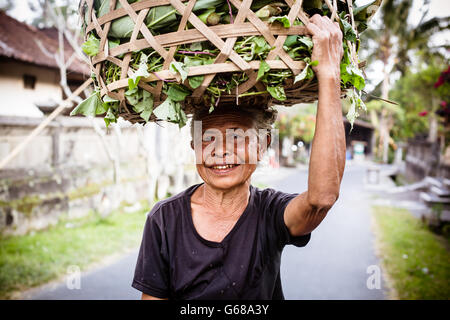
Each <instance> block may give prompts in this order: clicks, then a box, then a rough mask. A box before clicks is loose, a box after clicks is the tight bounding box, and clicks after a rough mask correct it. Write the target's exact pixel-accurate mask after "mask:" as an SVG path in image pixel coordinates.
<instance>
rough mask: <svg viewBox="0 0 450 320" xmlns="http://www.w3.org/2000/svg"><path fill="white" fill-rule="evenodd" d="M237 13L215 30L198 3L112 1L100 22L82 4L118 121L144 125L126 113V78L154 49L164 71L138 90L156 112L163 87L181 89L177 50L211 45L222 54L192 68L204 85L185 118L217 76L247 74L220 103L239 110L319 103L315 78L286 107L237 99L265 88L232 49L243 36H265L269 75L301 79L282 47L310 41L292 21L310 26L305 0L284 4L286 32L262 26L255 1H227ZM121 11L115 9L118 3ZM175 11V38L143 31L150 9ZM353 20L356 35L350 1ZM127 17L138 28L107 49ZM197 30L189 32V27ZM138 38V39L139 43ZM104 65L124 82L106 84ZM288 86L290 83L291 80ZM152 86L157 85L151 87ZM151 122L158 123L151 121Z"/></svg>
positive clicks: (101, 80) (290, 95)
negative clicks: (291, 39) (114, 26)
mask: <svg viewBox="0 0 450 320" xmlns="http://www.w3.org/2000/svg"><path fill="white" fill-rule="evenodd" d="M228 1H229V2H230V3H231V4H232V5H233V6H234V7H235V8H238V12H237V15H235V16H234V19H233V22H232V23H230V24H219V25H215V26H207V25H206V24H205V23H203V22H202V21H201V20H200V19H199V18H198V17H197V16H196V15H195V14H194V13H193V12H192V9H193V7H194V5H195V3H196V0H189V1H186V0H144V1H140V2H135V3H132V4H130V3H128V1H127V0H110V8H109V12H108V13H107V14H105V15H103V16H101V17H100V18H97V17H96V15H95V12H94V10H93V3H94V0H82V2H81V5H85V6H87V21H86V23H87V25H86V30H85V34H86V36H87V35H88V34H89V33H90V32H92V31H95V32H96V33H97V35H98V37H99V38H100V52H99V53H98V54H97V55H96V56H94V57H91V64H92V65H91V68H92V71H93V72H94V73H95V75H96V79H97V82H98V85H99V87H100V90H101V95H102V96H104V95H108V96H110V97H111V98H114V99H117V100H119V101H120V112H119V114H120V116H122V117H123V118H124V119H126V120H129V121H131V122H142V121H143V119H141V118H140V117H139V114H136V113H134V112H133V110H132V109H131V108H129V106H128V107H127V103H126V99H125V95H124V92H125V90H126V88H127V87H128V77H131V75H132V72H133V70H132V68H130V61H131V59H132V53H133V52H135V51H140V50H144V49H147V48H152V49H153V50H155V51H156V52H157V53H158V54H159V55H160V56H161V57H162V58H163V59H164V64H163V70H161V71H157V72H153V73H151V75H150V77H147V78H144V79H141V81H140V82H139V84H138V86H139V87H140V88H142V89H144V90H146V91H148V92H150V93H151V94H152V95H153V98H154V105H155V107H156V108H157V106H158V105H159V104H161V103H162V102H163V101H164V99H165V94H164V93H163V92H162V88H163V83H164V81H177V82H179V83H181V82H182V81H181V77H180V75H179V74H175V73H173V72H171V71H170V70H169V66H170V63H171V62H172V61H173V59H174V54H175V52H176V50H177V46H179V45H183V44H191V43H194V42H201V41H209V42H211V43H212V44H213V45H214V46H215V47H217V48H218V49H219V50H220V54H219V55H218V56H217V57H216V58H215V60H214V64H210V65H201V66H193V67H190V68H189V72H188V76H198V75H204V76H205V77H204V80H203V83H202V84H201V85H200V86H199V87H198V88H196V89H195V90H193V92H192V94H191V95H189V96H188V97H187V98H186V100H185V101H184V103H183V110H184V111H185V113H186V114H190V113H192V112H193V111H194V109H195V108H198V107H203V104H202V102H203V101H204V99H203V98H202V97H203V96H204V94H205V90H206V88H207V87H208V85H209V84H210V83H211V81H212V80H213V79H214V77H215V75H216V74H219V73H235V72H241V73H242V72H243V73H245V74H246V75H247V76H248V80H247V81H246V82H244V83H242V84H240V85H239V86H237V87H236V89H235V90H236V92H235V93H232V94H227V95H222V96H221V97H220V99H221V103H236V104H240V103H241V104H242V103H244V102H245V103H247V104H260V105H261V104H263V105H269V104H270V103H272V102H276V103H277V104H283V105H287V106H289V105H293V104H296V103H309V102H313V101H316V100H317V98H318V86H317V80H316V79H315V78H313V79H309V80H306V81H299V82H297V83H296V84H294V83H293V77H292V83H286V85H285V87H284V89H285V93H286V97H287V99H286V100H284V101H273V98H272V97H271V96H270V94H268V93H267V94H261V95H254V96H245V97H239V95H241V94H243V93H246V92H251V91H258V92H261V91H265V90H266V87H265V85H264V84H263V83H261V82H260V81H257V71H258V69H259V66H260V61H256V60H255V61H245V60H244V59H243V58H242V57H241V56H239V55H238V54H237V53H236V52H235V51H234V50H233V47H234V44H235V43H236V41H237V39H238V37H244V36H254V35H257V36H263V37H264V39H265V40H266V42H267V43H268V44H269V45H270V46H271V47H272V49H271V51H270V53H269V54H268V56H267V59H266V62H267V64H268V65H269V66H270V68H271V69H277V70H281V69H289V70H291V71H292V73H293V75H294V76H295V75H297V74H299V73H300V72H301V71H302V70H303V69H304V68H305V65H306V64H305V62H303V61H294V60H293V59H292V58H291V57H290V56H289V55H288V54H287V53H286V51H285V50H284V49H283V43H284V42H285V40H286V38H287V36H288V35H307V31H306V28H305V27H304V26H302V25H293V22H294V20H295V19H296V18H297V17H298V18H299V19H300V21H301V22H302V23H303V24H304V25H306V24H307V23H308V22H309V17H308V15H307V14H306V13H305V12H304V11H303V10H302V3H303V0H297V1H295V0H284V1H279V2H285V3H286V4H287V5H288V6H289V8H290V10H289V14H288V19H289V21H290V23H291V27H290V28H284V27H283V26H281V25H278V24H268V23H267V22H264V21H262V20H261V19H260V18H258V16H257V15H256V14H255V13H254V12H253V11H252V10H251V9H250V6H251V4H252V0H242V1H240V0H228ZM337 1H342V0H325V3H326V4H327V6H328V7H329V8H330V9H331V12H332V15H331V19H332V20H333V19H337V18H336V15H337ZM118 2H119V3H120V5H121V6H122V7H121V8H117V9H114V8H116V5H117V3H118ZM163 5H171V6H172V7H173V8H175V9H176V10H177V11H178V13H179V14H180V15H181V21H180V23H179V26H178V30H177V31H176V32H171V33H166V34H161V35H153V34H152V32H151V31H150V30H149V28H148V27H147V26H146V25H145V18H146V16H147V14H148V12H149V10H150V9H151V8H152V7H156V6H163ZM347 5H348V7H349V12H350V16H351V17H352V26H353V29H355V26H354V21H353V14H352V1H351V0H347ZM124 16H129V17H130V18H131V19H132V20H133V22H134V24H135V26H134V30H133V32H132V35H131V37H130V39H129V41H128V42H126V43H122V44H120V45H118V46H116V47H113V48H109V47H108V41H107V40H108V32H109V30H110V27H111V23H112V22H113V21H114V20H116V19H119V18H122V17H124ZM188 22H189V23H190V25H192V26H193V28H191V29H187V28H186V25H187V23H188ZM138 36H139V37H138ZM348 45H349V47H350V48H351V55H352V59H353V60H354V61H355V62H356V63H357V58H356V48H355V46H354V44H352V43H350V42H348ZM106 62H109V63H113V64H114V65H116V66H118V67H119V68H120V70H121V73H120V79H119V80H117V81H114V82H112V83H109V84H106V83H105V77H104V74H103V73H104V69H105V68H104V64H105V63H106ZM289 80H290V79H289ZM150 84H153V85H150ZM150 120H151V121H154V120H156V119H155V116H154V115H152V116H151V118H150Z"/></svg>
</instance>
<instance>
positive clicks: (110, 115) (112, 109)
mask: <svg viewBox="0 0 450 320" xmlns="http://www.w3.org/2000/svg"><path fill="white" fill-rule="evenodd" d="M118 109H119V102H114V103H112V104H111V105H110V106H109V108H108V111H107V112H106V115H105V118H104V119H103V121H105V124H106V127H109V125H110V124H111V123H116V122H117V116H116V111H117V110H118Z"/></svg>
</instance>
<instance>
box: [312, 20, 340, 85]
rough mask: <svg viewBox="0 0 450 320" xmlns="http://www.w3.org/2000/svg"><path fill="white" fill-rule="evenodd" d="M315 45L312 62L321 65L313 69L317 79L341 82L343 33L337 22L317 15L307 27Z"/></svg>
mask: <svg viewBox="0 0 450 320" xmlns="http://www.w3.org/2000/svg"><path fill="white" fill-rule="evenodd" d="M306 29H307V30H308V31H309V33H310V34H311V35H312V40H313V43H314V47H313V51H312V56H311V61H314V60H317V61H318V62H319V64H318V65H317V66H314V67H312V68H313V70H314V72H315V73H316V76H317V78H318V79H319V83H320V79H322V78H331V79H336V80H338V81H340V63H341V60H342V56H343V54H344V49H343V48H342V31H341V29H340V27H339V24H338V23H337V22H334V23H333V22H332V21H331V20H330V18H328V17H326V16H321V15H318V14H315V15H314V16H312V18H311V19H310V23H308V24H307V25H306Z"/></svg>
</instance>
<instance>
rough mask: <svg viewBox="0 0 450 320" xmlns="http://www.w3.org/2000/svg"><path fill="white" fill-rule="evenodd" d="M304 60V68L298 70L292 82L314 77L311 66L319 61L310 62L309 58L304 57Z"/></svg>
mask: <svg viewBox="0 0 450 320" xmlns="http://www.w3.org/2000/svg"><path fill="white" fill-rule="evenodd" d="M305 62H306V66H305V68H304V69H303V70H302V72H300V73H299V74H298V75H296V76H295V78H294V83H296V82H298V81H301V80H308V79H311V78H313V77H314V71H313V70H312V68H311V67H315V66H317V65H318V64H319V61H317V60H314V61H313V62H310V59H309V58H305Z"/></svg>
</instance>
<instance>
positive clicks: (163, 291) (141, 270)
mask: <svg viewBox="0 0 450 320" xmlns="http://www.w3.org/2000/svg"><path fill="white" fill-rule="evenodd" d="M155 207H158V206H157V205H156V206H155ZM155 207H154V208H153V210H152V211H151V212H150V213H149V215H148V217H147V220H146V222H145V227H144V234H143V236H142V242H141V247H140V249H139V255H138V259H137V263H136V269H135V272H134V278H133V282H132V285H131V286H132V287H133V288H135V289H137V290H139V291H141V292H143V293H145V294H148V295H150V296H153V297H157V298H161V299H164V298H168V297H169V271H168V270H169V267H168V258H167V254H166V253H167V248H166V242H165V237H164V235H163V233H162V230H164V228H163V227H162V225H161V224H162V219H161V212H160V211H159V208H155Z"/></svg>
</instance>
